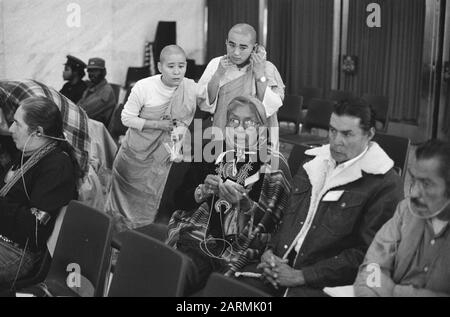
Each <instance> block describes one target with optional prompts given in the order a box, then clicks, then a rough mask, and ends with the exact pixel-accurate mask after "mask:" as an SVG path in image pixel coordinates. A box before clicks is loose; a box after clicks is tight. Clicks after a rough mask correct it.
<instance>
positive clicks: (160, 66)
mask: <svg viewBox="0 0 450 317" xmlns="http://www.w3.org/2000/svg"><path fill="white" fill-rule="evenodd" d="M161 68H162V65H161V62H158V70H159V72H160V73H161V74H162V71H161Z"/></svg>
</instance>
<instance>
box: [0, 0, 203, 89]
mask: <svg viewBox="0 0 450 317" xmlns="http://www.w3.org/2000/svg"><path fill="white" fill-rule="evenodd" d="M70 4H75V5H78V6H79V8H80V17H81V19H80V27H69V24H68V23H67V20H68V18H69V17H72V16H73V12H74V11H68V9H69V8H70V6H69V5H70ZM204 12H205V0H164V1H161V0H132V1H130V0H75V1H65V0H44V1H37V0H0V79H25V78H31V79H35V80H38V81H41V82H43V83H46V84H48V85H50V86H52V87H54V88H56V89H58V90H59V89H60V88H61V87H62V85H63V84H64V82H63V79H62V71H63V65H62V64H63V63H65V61H66V55H67V54H71V55H75V56H76V57H78V58H81V59H82V60H83V61H84V62H85V63H87V61H88V59H89V57H102V58H104V59H105V60H106V68H107V71H108V75H107V79H108V81H109V82H112V83H117V84H120V85H123V84H124V82H125V76H126V71H127V69H128V67H130V66H133V67H140V66H142V65H143V60H144V45H145V41H147V40H148V41H153V40H154V37H155V33H156V28H157V25H158V21H176V22H177V44H178V45H180V46H182V47H183V48H184V49H185V51H186V53H187V56H188V58H192V59H195V60H196V63H197V64H203V63H204V62H205V61H204V58H205V57H204V56H205V36H204V31H203V28H204V20H205V16H204ZM69 20H70V21H74V20H73V19H69ZM85 79H87V76H86V77H85Z"/></svg>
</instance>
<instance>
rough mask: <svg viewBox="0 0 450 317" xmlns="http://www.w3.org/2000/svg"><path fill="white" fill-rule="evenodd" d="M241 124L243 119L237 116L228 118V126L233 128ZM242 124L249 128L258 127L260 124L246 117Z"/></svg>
mask: <svg viewBox="0 0 450 317" xmlns="http://www.w3.org/2000/svg"><path fill="white" fill-rule="evenodd" d="M240 125H241V120H239V119H237V118H230V119H229V120H228V126H229V127H232V128H237V127H238V126H240ZM242 126H243V127H244V129H248V128H256V127H258V126H259V123H258V122H255V121H253V120H251V119H246V120H244V121H243V122H242Z"/></svg>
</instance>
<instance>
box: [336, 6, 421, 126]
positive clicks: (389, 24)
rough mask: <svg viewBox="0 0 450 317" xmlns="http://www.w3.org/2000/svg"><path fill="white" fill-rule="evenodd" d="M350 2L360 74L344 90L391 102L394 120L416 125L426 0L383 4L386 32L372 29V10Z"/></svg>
mask: <svg viewBox="0 0 450 317" xmlns="http://www.w3.org/2000/svg"><path fill="white" fill-rule="evenodd" d="M369 3H373V0H350V6H349V21H348V41H347V54H348V55H356V56H357V57H358V70H357V73H356V74H355V75H345V76H344V80H343V82H342V83H341V88H342V89H344V90H348V91H351V92H353V93H354V94H355V95H357V96H362V95H363V94H364V93H369V94H373V95H384V96H387V97H388V98H389V113H390V114H389V117H390V120H393V121H402V122H409V123H417V121H418V117H419V106H420V91H421V71H422V53H423V40H424V39H423V36H424V23H425V0H379V1H376V3H378V4H379V5H380V6H381V27H380V28H369V27H368V26H367V24H366V20H367V17H368V15H369V14H370V13H369V12H367V11H366V8H367V5H368V4H369Z"/></svg>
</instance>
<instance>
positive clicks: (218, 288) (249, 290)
mask: <svg viewBox="0 0 450 317" xmlns="http://www.w3.org/2000/svg"><path fill="white" fill-rule="evenodd" d="M202 295H203V297H270V295H269V294H267V293H265V292H263V291H262V290H259V289H257V288H255V287H253V286H250V285H248V284H245V283H243V282H240V281H238V280H237V279H234V278H230V277H226V276H224V275H223V274H219V273H217V272H214V273H212V274H211V275H210V277H209V279H208V282H207V283H206V286H205V288H204V289H203V291H202Z"/></svg>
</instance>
